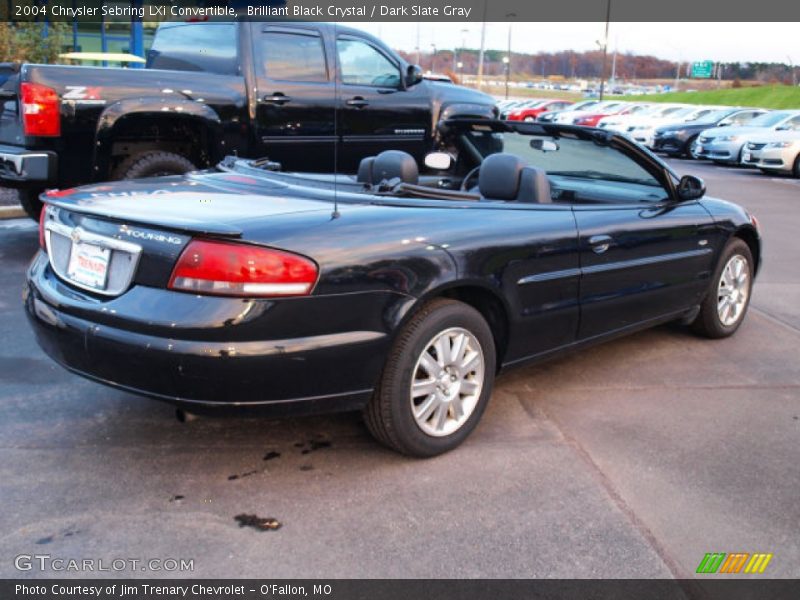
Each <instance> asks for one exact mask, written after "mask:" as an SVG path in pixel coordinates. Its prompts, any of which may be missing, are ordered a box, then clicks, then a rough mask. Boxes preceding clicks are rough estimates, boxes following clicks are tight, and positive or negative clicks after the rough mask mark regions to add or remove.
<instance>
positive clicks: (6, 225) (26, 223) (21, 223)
mask: <svg viewBox="0 0 800 600" xmlns="http://www.w3.org/2000/svg"><path fill="white" fill-rule="evenodd" d="M37 227H38V225H37V224H36V223H35V222H34V221H32V220H30V219H28V218H23V219H6V220H4V221H0V229H17V230H20V229H21V230H28V229H36V228H37Z"/></svg>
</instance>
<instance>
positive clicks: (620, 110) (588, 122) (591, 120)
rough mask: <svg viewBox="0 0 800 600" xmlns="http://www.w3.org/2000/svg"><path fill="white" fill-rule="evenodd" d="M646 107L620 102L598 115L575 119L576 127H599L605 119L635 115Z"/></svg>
mask: <svg viewBox="0 0 800 600" xmlns="http://www.w3.org/2000/svg"><path fill="white" fill-rule="evenodd" d="M646 107H647V106H646V105H638V104H633V105H631V104H626V103H624V102H619V103H616V104H609V105H608V106H605V107H603V110H602V111H600V112H597V113H591V114H588V115H583V116H582V117H580V118H578V119H575V121H574V125H582V126H584V127H597V123H598V122H599V121H600V119H602V118H603V117H610V116H611V115H627V114H633V113H635V112H638V111H640V110H643V109H645V108H646Z"/></svg>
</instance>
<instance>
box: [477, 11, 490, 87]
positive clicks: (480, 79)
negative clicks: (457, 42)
mask: <svg viewBox="0 0 800 600" xmlns="http://www.w3.org/2000/svg"><path fill="white" fill-rule="evenodd" d="M487 5H488V2H486V3H484V5H483V22H482V23H481V50H480V53H479V54H478V89H479V90H480V89H481V85H482V84H483V53H484V51H485V50H486V7H487Z"/></svg>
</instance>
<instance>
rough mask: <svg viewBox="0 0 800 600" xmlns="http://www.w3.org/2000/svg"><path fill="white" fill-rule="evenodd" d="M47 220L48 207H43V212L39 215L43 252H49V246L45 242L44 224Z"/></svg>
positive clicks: (40, 242) (40, 239)
mask: <svg viewBox="0 0 800 600" xmlns="http://www.w3.org/2000/svg"><path fill="white" fill-rule="evenodd" d="M46 220H47V206H43V207H42V212H40V213H39V247H40V248H41V249H42V250H47V244H45V241H44V223H45V221H46Z"/></svg>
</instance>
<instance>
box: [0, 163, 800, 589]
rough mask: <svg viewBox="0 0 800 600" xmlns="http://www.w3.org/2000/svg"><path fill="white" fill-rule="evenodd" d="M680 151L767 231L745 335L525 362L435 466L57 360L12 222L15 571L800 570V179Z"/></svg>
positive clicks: (22, 230) (10, 500)
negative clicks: (207, 412)
mask: <svg viewBox="0 0 800 600" xmlns="http://www.w3.org/2000/svg"><path fill="white" fill-rule="evenodd" d="M673 164H674V165H675V166H676V168H677V170H678V171H679V172H682V173H683V172H692V173H694V174H697V175H699V176H700V177H703V178H704V179H705V180H706V183H707V185H708V190H709V194H711V195H715V196H720V197H723V198H729V199H732V200H735V201H737V202H739V203H741V204H743V205H744V206H745V207H747V208H748V209H750V210H751V211H752V212H754V213H755V214H756V215H757V216H758V218H759V220H760V222H761V225H762V229H763V231H764V235H765V255H764V265H763V271H762V273H761V274H760V276H759V279H758V280H757V284H756V287H755V291H754V297H753V303H752V305H751V310H750V313H749V315H748V318H747V320H746V321H745V323H744V325H743V326H742V328H741V329H740V331H739V332H738V334H737V335H736V336H734V337H733V338H731V339H727V340H722V341H714V342H712V341H708V340H701V339H698V338H696V337H694V336H693V335H691V334H690V333H689V332H688V331H687V330H686V329H684V328H681V327H678V326H664V327H660V328H658V329H655V330H652V331H648V332H644V333H641V334H638V335H636V336H633V337H629V338H626V339H622V340H620V341H617V342H613V343H610V344H606V345H603V346H598V347H596V348H593V349H590V350H586V351H583V352H580V353H577V354H574V355H572V356H570V357H567V358H564V359H560V360H558V361H555V362H550V363H546V364H542V365H539V366H534V367H528V368H523V369H520V370H516V371H513V372H511V373H509V374H508V375H506V376H505V377H503V378H501V379H500V381H499V382H498V386H497V388H496V392H495V394H494V397H493V399H492V402H491V404H490V407H489V409H488V411H487V413H486V415H485V416H484V419H483V421H482V423H481V425H480V426H479V427H478V429H477V430H476V432H475V433H474V434H473V436H472V437H471V438H470V439H469V440H468V441H467V442H466V443H465V444H464V445H463V446H462V447H460V448H459V449H457V450H456V451H454V452H451V453H450V454H447V455H444V456H441V457H438V458H435V459H431V460H425V461H420V460H412V459H406V458H403V457H401V456H399V455H396V454H394V453H392V452H390V451H388V450H385V449H384V448H382V447H381V446H379V445H378V444H377V443H375V442H374V441H373V440H372V438H370V437H369V435H368V434H367V432H366V430H365V428H364V426H363V425H362V424H361V422H360V418H359V416H357V415H349V414H348V415H337V416H327V417H315V418H306V419H294V420H283V421H269V420H259V419H240V418H228V419H199V420H196V421H192V422H189V423H179V422H178V421H177V420H176V419H175V418H174V413H173V410H172V409H171V408H170V407H168V406H166V405H164V404H161V403H158V402H156V401H150V400H146V399H142V398H138V397H134V396H131V395H127V394H125V393H122V392H118V391H114V390H110V389H106V388H104V387H101V386H99V385H96V384H93V383H90V382H88V381H84V380H82V379H80V378H78V377H76V376H73V375H71V374H69V373H67V372H66V371H64V370H62V369H61V368H59V367H56V366H55V365H54V364H53V363H51V362H50V361H49V360H48V359H47V358H46V357H45V356H44V354H43V353H42V352H41V351H40V350H39V349H38V348H37V346H36V344H35V342H34V340H33V336H32V334H31V332H30V331H29V329H28V326H27V324H26V322H25V320H24V317H23V311H22V307H21V301H20V290H21V282H22V278H23V273H24V269H25V266H26V264H27V262H28V260H29V258H30V256H31V255H32V254H33V253H34V251H35V249H36V245H37V235H36V229H35V226H34V225H33V224H32V223H30V224H29V223H28V222H26V221H24V220H16V221H5V222H0V260H2V266H3V268H2V271H0V282H2V286H0V342H2V345H1V346H0V381H1V383H0V498H2V499H3V503H2V504H3V510H2V511H0V576H2V577H19V576H22V577H29V576H41V575H42V574H41V573H38V572H34V571H29V572H18V571H17V570H16V569H15V568H14V564H13V562H14V561H13V559H14V557H15V556H17V555H19V554H42V553H46V554H50V555H52V556H54V557H63V558H95V559H98V558H102V559H104V560H109V561H110V560H111V559H114V558H118V557H121V558H138V559H143V560H145V559H149V558H178V559H180V558H186V559H194V571H193V573H191V575H193V576H197V577H207V578H215V577H270V578H272V577H326V578H327V577H436V578H439V577H446V578H462V577H564V578H573V577H578V578H582V577H622V578H632V577H645V578H650V577H690V576H692V575H693V574H694V571H695V569H696V567H697V565H698V563H699V562H700V560H701V559H702V558H703V556H704V554H705V553H707V552H751V553H752V552H769V553H773V554H774V557H773V559H772V562H771V563H770V564H769V567H768V569H767V571H766V575H768V576H771V577H800V537H798V523H800V502H798V491H800V468H798V465H800V359H799V358H798V356H800V353H798V348H800V269H798V268H797V256H798V248H799V247H800V246H798V241H797V236H798V232H800V181H798V180H792V179H788V178H769V177H765V176H762V175H760V174H759V173H754V172H751V171H746V170H743V169H738V168H721V167H715V166H710V165H703V164H698V163H695V162H689V161H673ZM240 514H253V515H257V516H259V517H272V518H275V519H277V520H278V521H279V522H280V523H281V525H282V526H281V528H280V529H277V530H270V531H257V530H255V529H252V528H247V527H244V528H242V527H239V524H238V523H237V521H235V520H234V517H235V516H237V515H240ZM44 575H45V576H57V575H59V574H58V573H53V572H49V573H44ZM86 575H87V576H91V575H92V573H87V574H86ZM95 575H96V574H95ZM103 575H104V576H105V575H113V573H104V574H103ZM120 575H125V576H171V575H175V576H179V575H184V576H185V575H187V573H165V572H158V573H150V572H141V573H137V572H133V573H131V572H123V573H120ZM739 577H741V575H740V576H739Z"/></svg>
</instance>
